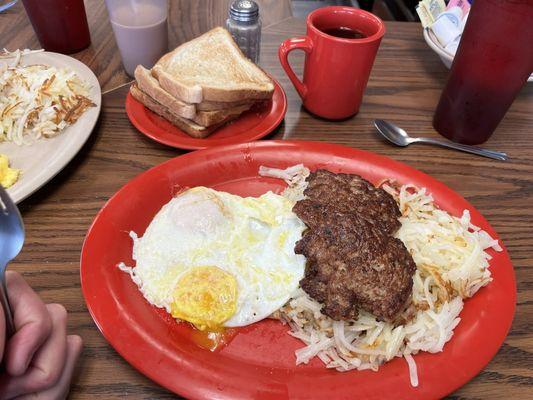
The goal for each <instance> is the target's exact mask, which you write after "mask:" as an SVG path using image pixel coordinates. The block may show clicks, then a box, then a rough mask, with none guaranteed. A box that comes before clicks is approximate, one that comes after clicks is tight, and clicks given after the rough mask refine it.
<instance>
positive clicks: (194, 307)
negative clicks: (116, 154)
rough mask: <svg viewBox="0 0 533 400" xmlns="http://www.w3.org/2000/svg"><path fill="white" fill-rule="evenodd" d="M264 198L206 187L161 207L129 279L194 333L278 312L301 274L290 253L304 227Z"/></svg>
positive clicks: (276, 200) (274, 199)
mask: <svg viewBox="0 0 533 400" xmlns="http://www.w3.org/2000/svg"><path fill="white" fill-rule="evenodd" d="M293 205H294V203H293V202H292V201H290V200H289V199H287V198H285V197H283V196H280V195H277V194H274V193H272V192H268V193H266V194H264V195H262V196H260V197H257V198H255V197H246V198H243V197H240V196H235V195H231V194H229V193H225V192H219V191H216V190H213V189H209V188H206V187H195V188H192V189H189V190H187V191H184V192H182V193H180V194H179V195H178V196H177V197H175V198H173V199H172V200H171V201H170V202H168V203H167V204H165V205H164V206H163V207H162V208H161V210H160V211H159V212H158V213H157V215H156V216H155V217H154V218H153V220H152V222H151V223H150V225H149V226H148V228H147V229H146V231H145V233H144V235H143V236H142V237H140V238H137V237H136V235H135V234H134V233H132V237H133V240H134V243H133V259H134V260H135V262H136V266H135V267H134V268H133V269H132V270H131V272H130V273H131V275H132V278H133V280H134V282H135V283H137V285H138V286H139V289H140V290H141V292H142V293H143V295H144V297H145V298H146V299H147V300H148V302H150V303H151V304H153V305H155V306H157V307H162V308H165V309H166V310H167V312H169V313H170V314H171V315H172V316H173V317H175V318H178V319H180V320H185V321H189V322H191V323H192V324H194V325H195V326H196V327H197V328H198V329H201V330H209V331H217V330H220V329H222V328H223V327H238V326H245V325H249V324H251V323H254V322H257V321H259V320H261V319H264V318H266V317H268V316H269V315H270V314H272V313H273V312H274V311H276V310H277V309H278V308H280V307H281V306H283V305H284V304H285V303H286V302H287V301H288V299H289V297H290V295H291V293H292V292H293V291H294V290H295V289H296V288H297V287H298V284H299V281H300V280H301V279H302V277H303V275H304V267H305V257H304V256H302V255H297V254H295V253H294V245H295V243H296V242H297V241H298V240H299V239H300V238H301V236H302V232H303V231H304V229H305V225H304V223H303V222H302V221H301V220H300V219H299V218H298V217H297V216H296V214H294V213H293V212H292V207H293Z"/></svg>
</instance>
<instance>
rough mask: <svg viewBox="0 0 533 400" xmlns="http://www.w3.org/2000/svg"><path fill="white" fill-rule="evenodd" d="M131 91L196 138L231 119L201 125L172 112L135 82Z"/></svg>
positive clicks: (150, 107) (207, 134) (144, 102)
mask: <svg viewBox="0 0 533 400" xmlns="http://www.w3.org/2000/svg"><path fill="white" fill-rule="evenodd" d="M130 93H131V95H132V96H133V97H134V98H135V99H136V100H137V101H140V102H141V103H142V104H144V105H145V106H146V107H147V108H148V109H150V110H151V111H153V112H154V113H156V114H157V115H160V116H161V117H163V118H165V119H166V120H167V121H169V122H170V123H171V124H173V125H175V126H176V127H178V128H179V129H181V130H182V131H183V132H185V133H187V134H188V135H189V136H192V137H194V138H206V137H207V136H209V135H210V134H211V133H212V132H213V131H214V130H216V129H217V128H218V127H219V126H221V125H222V124H223V123H225V122H227V121H229V120H230V119H231V117H230V118H228V119H227V120H226V121H224V122H222V123H220V124H218V125H211V126H210V127H205V126H201V125H198V124H196V123H195V122H194V121H191V120H189V119H185V118H182V117H179V116H177V115H176V114H174V113H172V112H171V111H170V110H169V109H168V108H167V107H165V106H163V105H162V104H161V103H158V102H157V101H156V100H154V99H153V98H152V97H150V96H149V95H147V94H146V93H144V92H143V91H141V90H140V89H139V88H138V86H137V84H135V83H134V84H133V85H131V86H130Z"/></svg>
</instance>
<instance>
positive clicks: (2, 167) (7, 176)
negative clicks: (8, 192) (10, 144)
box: [0, 154, 20, 189]
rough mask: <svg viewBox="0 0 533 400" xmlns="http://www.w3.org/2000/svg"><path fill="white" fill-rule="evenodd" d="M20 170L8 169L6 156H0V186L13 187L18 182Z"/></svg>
mask: <svg viewBox="0 0 533 400" xmlns="http://www.w3.org/2000/svg"><path fill="white" fill-rule="evenodd" d="M19 174H20V170H18V169H15V168H9V160H8V159H7V156H5V155H3V154H0V185H1V186H3V187H5V188H6V189H7V188H8V187H11V186H13V184H14V183H15V182H16V181H17V180H18V178H19Z"/></svg>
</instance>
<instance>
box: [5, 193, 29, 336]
mask: <svg viewBox="0 0 533 400" xmlns="http://www.w3.org/2000/svg"><path fill="white" fill-rule="evenodd" d="M23 244H24V224H23V223H22V218H21V216H20V212H19V210H18V208H17V206H16V205H15V203H13V200H11V197H9V195H8V194H7V192H6V191H5V190H4V188H3V187H2V186H1V185H0V280H1V281H2V284H1V285H0V304H1V305H2V308H3V309H4V315H5V319H6V337H7V338H9V337H11V336H13V334H14V333H15V324H14V322H13V314H12V312H11V307H10V306H9V299H8V296H7V286H6V267H7V264H8V263H9V262H10V261H11V260H13V259H14V258H15V257H16V256H17V255H18V254H19V253H20V250H21V249H22V245H23Z"/></svg>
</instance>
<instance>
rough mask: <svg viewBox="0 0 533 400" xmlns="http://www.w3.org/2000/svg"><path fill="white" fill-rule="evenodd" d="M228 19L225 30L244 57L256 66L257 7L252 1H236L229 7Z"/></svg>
mask: <svg viewBox="0 0 533 400" xmlns="http://www.w3.org/2000/svg"><path fill="white" fill-rule="evenodd" d="M228 17H229V18H228V19H227V20H226V28H227V29H228V31H229V32H230V33H231V36H233V39H234V40H235V42H236V43H237V45H238V46H239V48H240V49H241V50H242V52H243V53H244V55H245V56H246V57H248V58H249V59H250V60H252V61H253V62H254V63H256V64H257V63H258V62H259V50H260V49H261V19H260V18H259V6H258V5H257V3H256V2H254V1H252V0H236V1H234V2H233V3H232V4H231V6H230V9H229V13H228Z"/></svg>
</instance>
